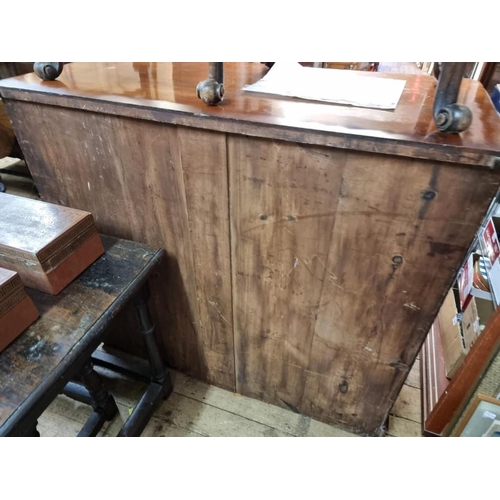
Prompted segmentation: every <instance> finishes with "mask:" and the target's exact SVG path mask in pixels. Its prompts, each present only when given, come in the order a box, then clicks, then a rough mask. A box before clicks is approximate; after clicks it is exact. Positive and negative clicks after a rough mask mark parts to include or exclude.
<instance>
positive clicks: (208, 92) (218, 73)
mask: <svg viewBox="0 0 500 500" xmlns="http://www.w3.org/2000/svg"><path fill="white" fill-rule="evenodd" d="M196 94H197V95H198V97H199V98H200V99H201V100H202V101H203V102H204V103H205V104H208V105H209V106H215V105H216V104H219V102H221V101H222V99H223V98H224V63H222V62H211V63H208V79H207V80H204V81H202V82H200V83H199V84H198V85H197V87H196Z"/></svg>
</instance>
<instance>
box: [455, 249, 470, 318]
mask: <svg viewBox="0 0 500 500" xmlns="http://www.w3.org/2000/svg"><path fill="white" fill-rule="evenodd" d="M473 275H474V254H470V255H469V258H468V259H467V262H466V263H465V265H464V267H463V268H462V271H461V272H460V275H459V277H458V294H459V297H460V309H461V310H462V311H464V310H465V309H466V307H467V305H468V304H469V302H470V301H471V299H472V294H471V291H472V280H473Z"/></svg>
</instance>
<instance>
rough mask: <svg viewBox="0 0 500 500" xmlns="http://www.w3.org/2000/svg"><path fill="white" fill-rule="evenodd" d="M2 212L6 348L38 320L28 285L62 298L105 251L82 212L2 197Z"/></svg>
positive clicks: (0, 340)
mask: <svg viewBox="0 0 500 500" xmlns="http://www.w3.org/2000/svg"><path fill="white" fill-rule="evenodd" d="M0 214H1V217H0V272H1V273H2V274H0V278H2V277H3V282H2V280H1V279H0V286H2V287H3V288H0V291H1V292H2V293H1V294H0V350H1V349H3V348H4V347H5V346H6V345H7V344H8V343H10V342H11V341H12V340H13V339H14V338H16V337H17V336H18V335H19V333H21V332H22V331H23V330H25V329H26V328H27V327H28V326H29V325H30V324H31V323H33V321H34V320H35V319H36V317H38V313H37V312H36V308H35V306H34V304H33V302H32V301H31V299H30V298H29V296H28V294H27V293H26V291H25V290H24V286H26V287H28V288H34V289H36V290H39V291H41V292H45V293H49V294H51V295H57V294H58V293H59V292H61V291H62V290H63V289H64V288H65V287H66V286H67V285H69V284H70V283H71V282H72V281H73V280H74V279H75V278H76V277H77V276H78V275H79V274H81V273H82V272H83V271H84V270H85V269H87V267H89V266H90V265H91V264H92V263H93V262H94V261H95V260H96V259H97V258H98V257H100V256H101V255H102V254H103V253H104V248H103V245H102V242H101V238H100V236H99V234H98V232H97V228H96V225H95V221H94V218H93V216H92V214H90V213H88V212H84V211H82V210H76V209H72V208H67V207H61V206H58V205H53V204H51V203H45V202H42V201H38V200H32V199H28V198H23V197H20V196H13V195H10V194H5V193H0ZM19 330H20V331H19ZM2 346H3V347H2Z"/></svg>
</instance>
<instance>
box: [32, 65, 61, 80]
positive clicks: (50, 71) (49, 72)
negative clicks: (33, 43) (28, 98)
mask: <svg viewBox="0 0 500 500" xmlns="http://www.w3.org/2000/svg"><path fill="white" fill-rule="evenodd" d="M63 67H64V64H63V63H62V62H36V63H35V64H33V71H34V72H35V73H36V74H37V76H38V77H39V78H41V79H42V80H46V81H50V80H55V79H56V78H57V77H58V76H59V75H60V74H61V73H62V70H63Z"/></svg>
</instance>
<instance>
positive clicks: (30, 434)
mask: <svg viewBox="0 0 500 500" xmlns="http://www.w3.org/2000/svg"><path fill="white" fill-rule="evenodd" d="M37 426H38V420H35V423H34V424H33V427H32V428H31V429H30V430H29V431H28V432H27V433H26V434H25V436H26V437H37V438H39V437H40V433H39V432H38V429H37Z"/></svg>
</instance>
